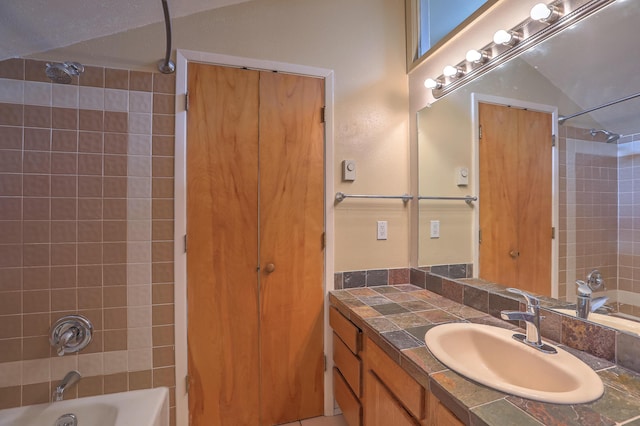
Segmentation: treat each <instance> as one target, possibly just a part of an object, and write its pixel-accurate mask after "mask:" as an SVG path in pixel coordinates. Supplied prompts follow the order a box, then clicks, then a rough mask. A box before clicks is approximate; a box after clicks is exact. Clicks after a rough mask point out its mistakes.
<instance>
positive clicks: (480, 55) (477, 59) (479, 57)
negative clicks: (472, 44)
mask: <svg viewBox="0 0 640 426" xmlns="http://www.w3.org/2000/svg"><path fill="white" fill-rule="evenodd" d="M465 58H466V59H467V61H468V62H473V63H477V64H482V63H484V62H487V60H488V59H489V55H488V54H487V52H484V51H481V50H475V49H471V50H470V51H468V52H467V55H466V57H465Z"/></svg>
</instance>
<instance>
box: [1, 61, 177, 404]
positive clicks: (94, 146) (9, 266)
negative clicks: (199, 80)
mask: <svg viewBox="0 0 640 426" xmlns="http://www.w3.org/2000/svg"><path fill="white" fill-rule="evenodd" d="M44 69H45V62H41V61H34V60H23V59H10V60H6V61H3V62H0V409H1V408H7V407H12V406H19V405H28V404H32V403H39V402H46V401H48V400H49V398H50V394H51V392H50V391H51V388H52V387H55V385H56V383H57V381H58V380H60V379H61V378H62V377H63V376H64V374H65V373H66V372H67V371H69V370H72V369H77V370H79V371H80V373H81V374H82V375H83V379H82V380H81V381H80V382H79V384H78V386H77V388H76V389H72V390H70V392H69V393H68V394H67V393H65V397H70V396H74V395H78V396H87V395H96V394H103V393H110V392H117V391H124V390H128V389H140V388H149V387H154V386H169V387H170V388H171V391H172V401H171V405H172V406H173V405H174V404H175V402H174V401H175V398H174V397H173V393H174V391H175V379H174V364H175V363H174V347H173V344H174V339H173V336H174V325H173V199H174V194H173V177H174V171H173V163H174V122H175V118H174V105H175V94H174V93H175V76H174V75H164V74H159V73H149V72H139V71H129V70H119V69H109V68H100V67H91V66H87V67H85V72H84V73H83V74H82V75H80V77H75V78H74V81H73V82H72V83H71V84H69V85H62V84H54V83H51V82H50V81H49V80H48V79H47V77H46V76H45V72H44ZM71 313H79V314H81V315H84V316H86V317H87V318H89V319H90V320H91V321H92V322H93V326H94V329H95V332H94V336H93V340H92V342H91V343H90V344H89V346H88V347H87V348H86V349H84V350H83V351H82V352H81V353H80V354H74V355H65V356H64V357H58V356H57V355H56V354H55V352H54V351H52V348H51V347H50V345H49V341H48V333H49V328H50V326H51V324H53V323H54V322H55V321H56V320H57V319H58V318H60V317H61V316H63V315H66V314H71Z"/></svg>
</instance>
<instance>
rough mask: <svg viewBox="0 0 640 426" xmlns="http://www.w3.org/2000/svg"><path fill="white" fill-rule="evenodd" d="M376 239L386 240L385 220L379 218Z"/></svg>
mask: <svg viewBox="0 0 640 426" xmlns="http://www.w3.org/2000/svg"><path fill="white" fill-rule="evenodd" d="M377 235H378V239H379V240H386V239H387V221H386V220H379V221H378V234H377Z"/></svg>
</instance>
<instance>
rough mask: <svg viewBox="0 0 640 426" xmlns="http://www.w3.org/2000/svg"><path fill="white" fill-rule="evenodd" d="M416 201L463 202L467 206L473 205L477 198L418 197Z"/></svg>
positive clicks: (469, 196) (468, 196)
mask: <svg viewBox="0 0 640 426" xmlns="http://www.w3.org/2000/svg"><path fill="white" fill-rule="evenodd" d="M418 200H447V201H464V202H465V203H467V204H468V205H470V206H471V205H473V202H474V201H478V197H473V196H471V195H467V196H465V197H428V196H423V195H421V196H418Z"/></svg>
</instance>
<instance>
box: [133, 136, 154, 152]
mask: <svg viewBox="0 0 640 426" xmlns="http://www.w3.org/2000/svg"><path fill="white" fill-rule="evenodd" d="M128 154H129V155H151V135H129V152H128Z"/></svg>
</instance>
